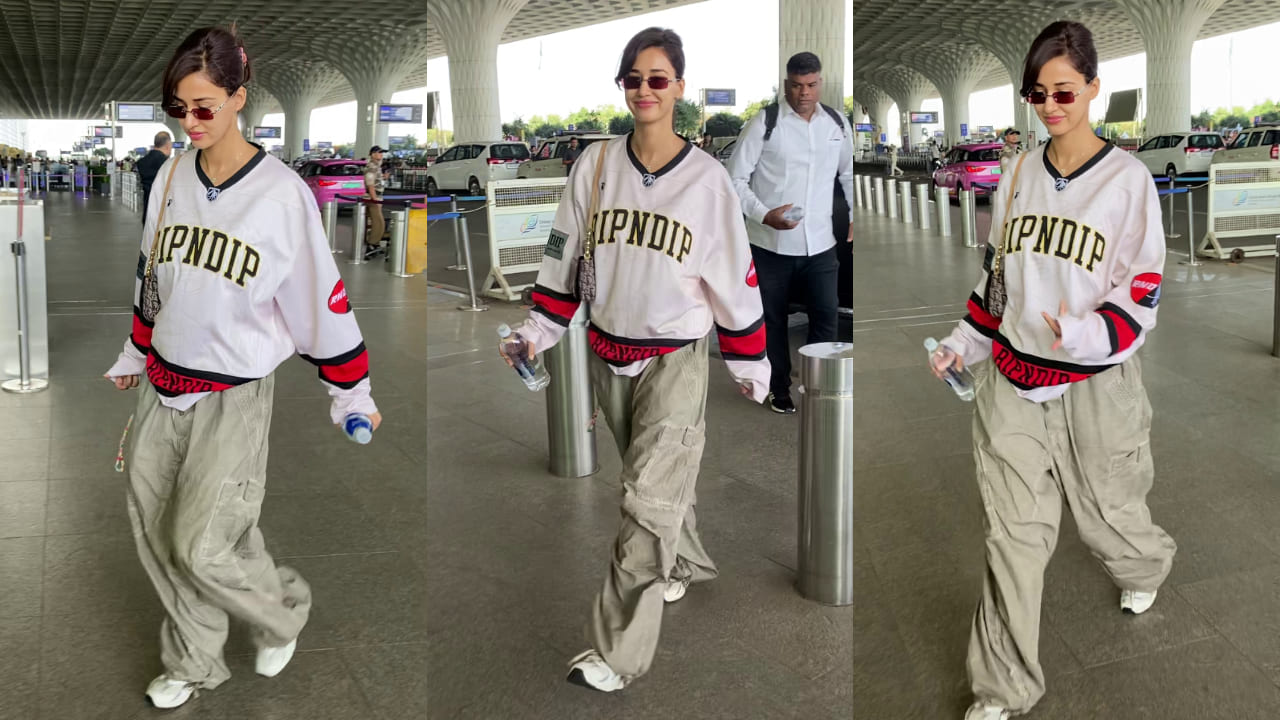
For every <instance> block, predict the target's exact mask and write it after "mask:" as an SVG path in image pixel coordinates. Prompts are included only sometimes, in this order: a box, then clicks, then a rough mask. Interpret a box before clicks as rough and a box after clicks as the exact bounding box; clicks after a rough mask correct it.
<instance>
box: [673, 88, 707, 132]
mask: <svg viewBox="0 0 1280 720" xmlns="http://www.w3.org/2000/svg"><path fill="white" fill-rule="evenodd" d="M671 120H672V123H673V124H674V125H675V131H676V133H677V134H679V135H683V136H685V137H686V138H694V137H697V136H698V130H699V129H700V128H701V127H702V108H701V107H699V106H698V105H697V104H695V103H692V102H689V101H688V100H685V99H683V98H681V99H680V100H678V101H676V111H675V113H673V114H672V116H671Z"/></svg>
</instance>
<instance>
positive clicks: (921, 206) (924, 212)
mask: <svg viewBox="0 0 1280 720" xmlns="http://www.w3.org/2000/svg"><path fill="white" fill-rule="evenodd" d="M916 215H918V216H920V229H921V230H928V229H929V215H930V212H929V184H928V183H920V184H919V185H916Z"/></svg>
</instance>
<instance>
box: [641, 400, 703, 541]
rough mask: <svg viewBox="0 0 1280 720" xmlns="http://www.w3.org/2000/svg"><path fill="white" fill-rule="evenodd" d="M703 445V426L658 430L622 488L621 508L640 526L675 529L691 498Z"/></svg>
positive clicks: (667, 427) (665, 427)
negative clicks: (634, 471) (633, 476)
mask: <svg viewBox="0 0 1280 720" xmlns="http://www.w3.org/2000/svg"><path fill="white" fill-rule="evenodd" d="M705 444H706V429H705V428H703V427H679V426H673V425H663V426H662V427H661V428H659V429H658V432H657V436H656V442H655V443H654V445H653V446H652V447H650V448H648V449H647V451H646V452H645V453H644V456H643V457H642V458H641V459H640V462H639V467H637V468H636V475H635V478H634V479H633V480H631V481H630V482H628V483H627V486H626V487H625V488H624V491H625V495H624V497H623V509H624V510H626V511H627V512H628V513H629V514H631V515H632V516H633V517H635V518H636V519H637V520H638V521H640V522H641V524H646V525H648V524H650V523H652V524H653V525H655V526H656V525H661V526H667V527H670V526H675V527H678V526H679V524H680V523H681V522H683V520H684V514H685V510H686V509H687V508H688V505H689V503H690V501H691V499H692V497H693V493H694V486H695V484H696V482H697V478H698V469H699V465H700V464H701V462H702V449H703V446H704V445H705Z"/></svg>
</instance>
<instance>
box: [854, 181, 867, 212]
mask: <svg viewBox="0 0 1280 720" xmlns="http://www.w3.org/2000/svg"><path fill="white" fill-rule="evenodd" d="M853 206H854V207H857V208H861V207H865V205H864V204H863V199H862V176H861V175H854V176H853Z"/></svg>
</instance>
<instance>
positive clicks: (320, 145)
mask: <svg viewBox="0 0 1280 720" xmlns="http://www.w3.org/2000/svg"><path fill="white" fill-rule="evenodd" d="M316 149H318V150H332V149H333V141H331V140H321V141H319V142H317V143H316Z"/></svg>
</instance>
